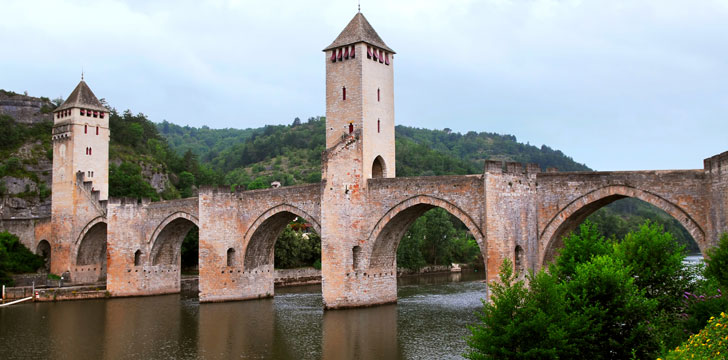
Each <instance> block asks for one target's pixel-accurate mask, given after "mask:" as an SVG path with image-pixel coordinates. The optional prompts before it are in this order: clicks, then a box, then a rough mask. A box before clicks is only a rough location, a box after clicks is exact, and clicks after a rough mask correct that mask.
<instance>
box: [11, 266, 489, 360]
mask: <svg viewBox="0 0 728 360" xmlns="http://www.w3.org/2000/svg"><path fill="white" fill-rule="evenodd" d="M483 275H484V274H483V273H482V272H478V273H469V272H464V273H462V274H461V275H460V274H441V275H423V276H416V277H405V278H400V279H399V283H398V297H399V301H398V303H397V304H392V305H383V306H375V307H370V308H362V309H350V310H335V311H325V312H324V311H323V303H322V297H321V287H320V286H318V285H312V286H299V287H289V288H276V296H275V297H274V298H272V299H270V298H269V299H262V300H251V301H236V302H227V303H215V304H200V303H199V302H198V300H197V298H196V297H195V296H194V295H190V294H175V295H164V296H151V297H136V298H120V299H107V300H80V301H67V302H56V303H26V304H20V305H14V306H10V307H7V308H0V358H2V359H21V358H22V359H25V358H27V359H44V358H45V359H47V358H53V359H378V360H385V359H458V358H461V354H462V353H463V352H464V351H465V350H466V344H465V337H466V336H467V335H468V334H469V331H468V330H467V325H468V324H473V323H475V322H476V321H477V315H476V311H478V309H480V308H481V306H482V304H481V298H483V296H484V294H485V284H484V283H483V282H482V279H483Z"/></svg>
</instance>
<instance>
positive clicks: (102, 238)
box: [76, 216, 106, 268]
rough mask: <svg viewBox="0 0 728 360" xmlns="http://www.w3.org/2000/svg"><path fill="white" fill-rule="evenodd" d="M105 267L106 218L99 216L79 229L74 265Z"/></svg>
mask: <svg viewBox="0 0 728 360" xmlns="http://www.w3.org/2000/svg"><path fill="white" fill-rule="evenodd" d="M94 264H99V265H101V267H102V268H105V267H106V219H105V218H103V217H102V216H99V217H97V218H95V219H93V220H91V221H90V222H89V223H88V224H86V226H85V227H84V228H83V230H81V233H80V234H79V235H78V238H77V239H76V265H81V266H85V265H94Z"/></svg>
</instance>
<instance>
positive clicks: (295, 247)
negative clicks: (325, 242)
mask: <svg viewBox="0 0 728 360" xmlns="http://www.w3.org/2000/svg"><path fill="white" fill-rule="evenodd" d="M296 224H299V226H296ZM301 224H305V222H304V221H303V220H302V219H299V221H298V222H297V223H296V222H294V223H292V224H291V225H289V226H286V228H285V229H284V230H283V232H282V233H281V235H279V236H278V239H277V240H276V244H275V249H274V251H273V253H274V257H275V260H274V261H275V267H276V268H280V269H291V268H297V267H304V266H313V265H314V264H315V263H317V262H318V264H320V263H321V237H319V235H318V234H316V233H315V232H305V231H303V229H302V228H301V226H300V225H301ZM294 228H295V229H294ZM296 229H298V230H296ZM319 266H320V265H319Z"/></svg>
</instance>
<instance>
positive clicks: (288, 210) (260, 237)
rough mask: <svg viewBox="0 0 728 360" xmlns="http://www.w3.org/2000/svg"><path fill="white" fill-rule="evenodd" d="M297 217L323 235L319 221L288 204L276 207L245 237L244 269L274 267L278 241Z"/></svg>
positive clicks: (252, 226) (264, 215)
mask: <svg viewBox="0 0 728 360" xmlns="http://www.w3.org/2000/svg"><path fill="white" fill-rule="evenodd" d="M296 217H301V218H304V219H306V220H308V221H310V222H311V225H313V228H314V230H315V231H316V233H318V234H321V225H320V224H319V222H318V219H317V218H315V217H313V216H311V215H310V214H308V213H307V212H305V211H303V210H302V209H300V208H298V207H295V206H293V205H288V204H281V205H278V206H274V207H272V208H270V209H268V210H266V211H265V212H264V213H263V214H261V215H260V216H258V218H257V219H255V221H254V222H253V224H252V225H251V226H250V227H249V228H248V231H247V232H246V233H245V236H244V237H243V244H245V252H244V255H243V268H244V269H246V270H250V269H255V268H257V267H259V266H262V265H266V264H270V265H272V264H273V248H274V246H275V242H276V239H278V236H279V235H280V234H281V232H282V231H283V230H284V229H285V227H286V225H288V224H289V223H290V222H291V221H293V219H295V218H296Z"/></svg>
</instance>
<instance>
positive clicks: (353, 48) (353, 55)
mask: <svg viewBox="0 0 728 360" xmlns="http://www.w3.org/2000/svg"><path fill="white" fill-rule="evenodd" d="M349 56H351V58H352V59H353V58H355V57H356V46H352V47H351V54H349Z"/></svg>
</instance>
